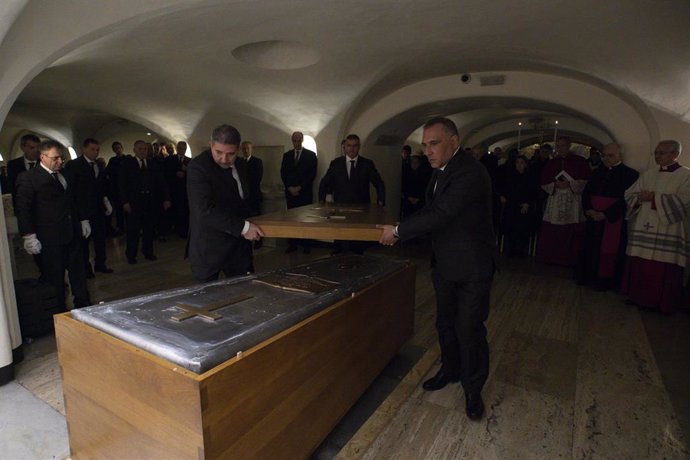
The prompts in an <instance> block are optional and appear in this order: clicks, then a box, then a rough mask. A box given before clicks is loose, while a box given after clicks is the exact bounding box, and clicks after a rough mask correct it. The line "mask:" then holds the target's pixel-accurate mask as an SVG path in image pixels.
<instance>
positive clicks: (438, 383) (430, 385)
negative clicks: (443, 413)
mask: <svg viewBox="0 0 690 460" xmlns="http://www.w3.org/2000/svg"><path fill="white" fill-rule="evenodd" d="M459 381H460V376H459V375H457V374H451V373H448V372H446V371H445V370H444V369H443V368H441V369H439V371H438V372H437V373H436V375H434V376H433V377H431V378H430V379H429V380H427V381H426V382H424V383H423V384H422V388H424V389H425V390H426V391H436V390H440V389H441V388H443V387H445V386H446V385H448V384H449V383H455V382H459Z"/></svg>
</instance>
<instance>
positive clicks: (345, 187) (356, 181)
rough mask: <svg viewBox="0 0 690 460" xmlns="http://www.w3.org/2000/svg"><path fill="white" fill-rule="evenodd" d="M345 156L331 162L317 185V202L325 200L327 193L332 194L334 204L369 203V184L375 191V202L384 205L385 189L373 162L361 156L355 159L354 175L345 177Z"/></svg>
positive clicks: (346, 160)
mask: <svg viewBox="0 0 690 460" xmlns="http://www.w3.org/2000/svg"><path fill="white" fill-rule="evenodd" d="M349 161H350V159H349V158H348V157H346V156H342V157H338V158H336V159H335V160H333V161H331V164H330V165H329V166H328V171H326V175H325V176H323V179H321V183H320V184H319V201H324V200H325V199H326V194H327V193H332V194H333V201H335V202H336V203H370V202H371V197H370V195H369V184H370V183H371V184H372V185H373V186H374V188H375V189H376V201H377V202H380V203H383V204H385V203H386V187H385V186H384V184H383V180H382V179H381V175H380V174H379V172H378V171H377V170H376V166H375V165H374V162H373V161H371V160H369V159H368V158H364V157H363V156H361V155H360V156H359V157H358V158H357V163H356V165H357V166H356V167H355V171H354V174H352V175H351V176H350V178H348V177H347V162H349Z"/></svg>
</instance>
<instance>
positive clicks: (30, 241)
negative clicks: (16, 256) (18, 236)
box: [24, 233, 42, 256]
mask: <svg viewBox="0 0 690 460" xmlns="http://www.w3.org/2000/svg"><path fill="white" fill-rule="evenodd" d="M41 248H42V246H41V242H40V241H38V238H36V234H35V233H32V234H31V235H25V236H24V250H25V251H26V252H27V253H29V254H31V255H33V256H35V255H36V254H40V253H41Z"/></svg>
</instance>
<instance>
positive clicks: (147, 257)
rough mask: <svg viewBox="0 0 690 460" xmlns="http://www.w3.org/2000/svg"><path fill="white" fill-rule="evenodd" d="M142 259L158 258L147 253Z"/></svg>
mask: <svg viewBox="0 0 690 460" xmlns="http://www.w3.org/2000/svg"><path fill="white" fill-rule="evenodd" d="M144 259H146V260H158V257H156V256H154V255H153V254H149V255H147V256H144Z"/></svg>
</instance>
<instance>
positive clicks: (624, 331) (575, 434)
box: [0, 237, 690, 460]
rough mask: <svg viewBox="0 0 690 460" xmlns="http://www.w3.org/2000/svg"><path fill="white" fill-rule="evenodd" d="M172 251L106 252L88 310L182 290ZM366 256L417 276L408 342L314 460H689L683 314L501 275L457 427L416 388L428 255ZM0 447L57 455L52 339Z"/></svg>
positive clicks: (22, 272) (60, 431)
mask: <svg viewBox="0 0 690 460" xmlns="http://www.w3.org/2000/svg"><path fill="white" fill-rule="evenodd" d="M183 248H184V242H183V241H182V240H179V239H178V238H175V237H171V238H170V239H169V240H168V241H167V242H164V243H157V244H156V254H157V255H158V257H159V260H157V261H155V262H148V261H144V260H143V259H141V261H140V263H139V264H137V265H135V266H129V265H127V264H126V262H125V258H124V254H123V252H124V248H123V247H122V240H115V239H114V240H109V242H108V254H109V260H108V264H109V265H110V266H111V267H112V268H114V269H115V270H116V272H115V273H114V274H110V275H102V274H98V276H97V277H96V279H94V280H90V281H89V287H90V290H91V294H92V300H94V301H107V300H112V299H117V298H123V297H129V296H133V295H137V294H142V293H146V292H154V291H158V290H162V289H166V288H170V287H175V286H182V285H188V284H191V283H192V281H191V278H190V275H189V267H188V263H187V262H186V261H184V260H183V259H182V254H183ZM371 253H374V254H394V255H396V256H398V255H404V256H405V257H408V258H410V259H411V260H413V261H414V262H415V263H416V265H417V267H418V275H417V295H416V314H415V332H414V336H413V337H412V338H411V339H410V341H409V342H408V344H407V345H406V346H405V347H404V348H403V351H402V352H401V354H400V355H399V356H398V357H397V358H396V360H394V363H392V365H391V366H389V367H392V368H393V369H394V370H391V369H388V370H387V371H384V373H382V376H381V377H380V378H379V379H378V380H377V382H378V383H375V384H374V385H372V389H370V391H368V392H367V394H365V395H364V396H363V398H362V401H361V404H358V406H359V407H358V408H356V410H355V409H353V411H352V412H351V413H350V414H348V415H347V416H346V417H345V420H343V422H342V423H341V425H340V428H336V430H335V431H337V432H334V433H333V435H332V436H331V437H329V439H330V440H332V441H329V442H328V443H325V444H324V446H322V448H321V449H320V450H319V451H317V453H316V454H315V458H332V457H334V456H337V458H410V459H417V458H419V459H441V458H448V459H451V458H452V459H455V458H472V459H475V458H480V459H483V458H487V459H493V458H497V459H499V458H500V459H503V458H508V459H515V458H518V459H519V458H578V459H579V458H615V459H619V458H678V459H681V458H690V447H689V444H688V443H689V442H690V391H688V390H687V388H688V384H687V382H688V381H690V366H688V365H687V355H688V351H690V315H689V314H687V313H678V314H676V315H670V316H665V315H660V314H657V313H654V312H647V311H641V310H639V309H637V308H634V307H631V306H629V305H625V304H624V303H623V299H622V298H621V297H620V296H618V295H616V294H614V293H600V292H593V291H591V290H589V289H586V288H583V287H579V286H577V285H575V283H573V282H572V281H571V280H570V276H569V273H568V271H567V270H564V269H560V268H552V267H545V266H541V265H539V264H535V263H534V262H533V261H532V260H530V259H527V260H509V261H505V262H504V264H503V266H502V270H501V271H500V273H498V274H497V276H496V279H495V282H494V285H493V289H492V299H491V314H490V318H489V321H488V322H487V328H488V331H489V342H490V346H491V352H492V361H491V374H490V377H489V381H488V383H487V386H486V387H485V390H484V393H483V394H484V399H485V402H486V406H487V411H486V415H485V417H484V418H483V419H482V420H481V421H480V422H470V421H468V420H467V419H466V417H465V415H464V397H463V393H462V389H461V388H460V386H459V385H449V386H448V387H446V388H444V389H443V390H441V391H438V392H433V393H428V392H424V391H423V390H422V389H421V386H420V385H421V381H422V380H424V379H425V378H428V377H429V376H431V375H433V374H434V373H435V372H436V370H437V368H438V357H439V351H438V348H437V345H436V339H435V331H434V293H433V289H432V287H431V283H430V281H429V273H428V263H427V256H428V248H427V247H426V246H425V245H424V244H420V245H416V244H407V245H405V246H404V247H401V248H393V249H390V248H379V247H374V248H372V249H371ZM327 254H328V249H327V248H315V249H314V250H313V251H312V254H310V255H305V254H302V253H301V252H297V253H293V254H290V255H285V254H283V252H282V248H277V249H276V248H275V246H274V244H271V242H268V244H266V245H265V246H264V247H263V248H262V249H260V250H259V251H258V252H257V253H256V260H255V265H256V268H257V270H258V271H263V270H268V269H271V268H274V267H279V266H285V265H289V264H294V263H299V262H303V261H306V260H309V259H311V258H315V257H323V256H325V255H327ZM17 267H18V268H17V271H18V275H19V277H20V278H21V277H27V276H31V275H32V274H33V272H32V270H33V266H32V263H31V260H30V259H29V258H27V257H24V256H23V255H22V254H21V253H20V254H18V257H17ZM395 362H397V363H403V364H402V365H400V366H398V365H397V364H395ZM338 430H340V431H338ZM326 444H327V445H326ZM0 446H3V452H2V454H0V458H7V459H11V460H14V459H34V458H35V459H48V458H55V459H62V458H66V457H67V456H68V454H69V449H68V447H67V446H68V443H67V434H66V427H65V419H64V404H63V401H62V391H61V379H60V373H59V367H58V363H57V357H56V352H55V339H54V336H47V337H43V338H39V339H36V340H34V341H33V342H32V343H30V344H27V345H26V346H25V359H24V361H23V362H22V363H20V364H19V365H18V366H17V368H16V381H15V382H13V383H11V384H8V385H5V386H3V387H0Z"/></svg>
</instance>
